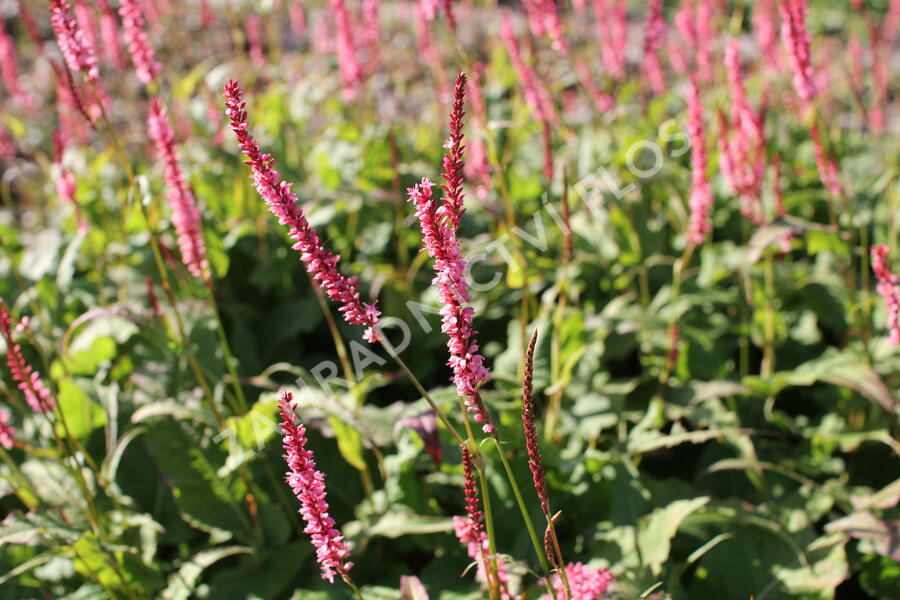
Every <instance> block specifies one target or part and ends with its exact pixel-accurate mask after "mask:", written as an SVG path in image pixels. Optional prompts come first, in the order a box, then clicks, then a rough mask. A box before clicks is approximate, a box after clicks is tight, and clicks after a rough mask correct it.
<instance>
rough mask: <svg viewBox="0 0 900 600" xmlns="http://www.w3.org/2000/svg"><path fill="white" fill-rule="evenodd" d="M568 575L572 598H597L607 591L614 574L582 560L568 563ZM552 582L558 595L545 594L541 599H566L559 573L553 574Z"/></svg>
mask: <svg viewBox="0 0 900 600" xmlns="http://www.w3.org/2000/svg"><path fill="white" fill-rule="evenodd" d="M566 575H567V576H568V578H569V585H570V586H571V589H572V596H571V598H572V600H596V599H597V598H600V597H601V596H602V595H603V594H605V593H606V590H607V588H608V587H609V584H610V583H611V582H612V575H611V574H610V572H609V571H607V570H606V569H599V570H598V569H592V568H591V567H589V566H587V565H585V564H583V563H580V562H577V563H569V564H568V565H566ZM551 583H552V585H553V590H554V591H555V592H556V597H555V598H553V599H551V598H550V597H549V596H548V595H547V594H544V595H543V596H541V600H564V599H565V598H566V594H565V590H564V587H563V583H562V580H561V579H560V577H559V575H558V574H554V575H553V577H552V579H551Z"/></svg>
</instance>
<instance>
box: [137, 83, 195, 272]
mask: <svg viewBox="0 0 900 600" xmlns="http://www.w3.org/2000/svg"><path fill="white" fill-rule="evenodd" d="M147 132H148V133H149V134H150V138H151V139H152V140H153V142H154V144H155V145H156V152H157V154H158V155H159V158H160V159H161V160H162V162H163V168H164V170H165V178H166V189H167V198H168V200H169V205H170V206H171V208H172V224H173V225H174V226H175V231H176V232H177V233H178V248H179V250H180V251H181V260H182V261H184V264H185V266H186V267H187V268H188V271H190V272H191V275H193V276H194V277H198V278H200V279H202V280H203V281H204V283H206V282H208V280H209V261H207V259H206V245H205V243H204V242H203V231H202V229H201V221H200V211H199V210H198V209H197V200H196V199H195V198H194V193H193V191H191V188H190V186H189V185H188V183H187V181H186V180H185V177H184V173H183V172H182V170H181V161H180V159H179V156H178V148H177V146H176V143H175V132H174V131H173V130H172V126H171V125H170V124H169V121H168V119H167V118H166V113H165V109H164V108H163V103H162V100H160V99H159V98H153V99H151V100H150V116H149V117H148V119H147Z"/></svg>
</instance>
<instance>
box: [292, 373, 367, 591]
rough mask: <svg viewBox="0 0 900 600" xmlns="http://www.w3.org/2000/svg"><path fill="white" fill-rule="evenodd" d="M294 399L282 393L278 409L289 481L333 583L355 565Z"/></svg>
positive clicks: (324, 571)
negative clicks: (332, 513)
mask: <svg viewBox="0 0 900 600" xmlns="http://www.w3.org/2000/svg"><path fill="white" fill-rule="evenodd" d="M293 399H294V396H293V394H291V393H290V392H288V391H287V390H284V389H282V390H280V391H279V392H278V408H279V410H280V411H281V415H280V417H281V431H282V434H283V436H284V437H283V439H282V446H283V447H284V452H285V454H284V459H285V461H286V462H287V465H288V471H287V474H286V479H287V482H288V485H290V486H291V490H292V491H293V492H294V495H295V496H296V497H297V499H298V500H300V511H299V512H300V515H301V516H302V517H303V520H304V521H306V527H305V528H304V530H303V531H304V532H305V533H308V534H309V535H310V538H311V541H312V544H313V546H315V548H316V561H317V562H318V563H319V567H320V568H321V570H322V578H323V579H327V580H328V581H331V582H333V581H334V576H335V575H339V576H341V577H342V578H346V575H347V571H349V570H350V568H351V567H352V566H353V563H351V562H348V561H347V559H348V558H349V557H350V549H349V548H348V547H347V544H346V543H345V542H344V537H343V536H342V535H341V533H340V532H339V531H338V530H337V529H335V527H334V519H332V518H331V516H329V514H328V502H327V499H326V496H327V493H326V490H325V475H324V474H323V473H322V472H321V471H319V470H318V469H316V462H315V457H314V455H313V452H312V451H311V450H308V449H307V448H306V444H307V441H308V440H307V438H306V428H305V427H304V426H303V423H300V422H299V421H295V417H294V405H293Z"/></svg>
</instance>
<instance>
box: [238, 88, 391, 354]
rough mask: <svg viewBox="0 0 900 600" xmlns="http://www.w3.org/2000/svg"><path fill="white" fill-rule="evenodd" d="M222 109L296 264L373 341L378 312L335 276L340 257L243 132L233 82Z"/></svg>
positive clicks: (350, 281) (242, 110)
mask: <svg viewBox="0 0 900 600" xmlns="http://www.w3.org/2000/svg"><path fill="white" fill-rule="evenodd" d="M225 106H226V114H227V115H228V118H229V119H230V120H231V128H232V130H233V131H234V135H235V137H236V138H237V141H238V145H239V146H240V147H241V150H243V152H244V156H246V157H247V160H246V161H245V162H246V163H247V164H248V165H250V172H251V175H250V178H251V180H252V181H253V186H254V187H255V188H256V191H257V192H258V193H259V195H260V197H262V199H263V200H265V202H266V204H267V205H268V207H269V210H270V211H271V212H272V214H274V215H275V216H276V217H278V222H279V223H281V224H282V225H287V226H288V227H289V228H290V232H289V235H290V237H291V239H292V240H294V245H293V246H292V247H293V249H294V250H297V251H298V252H299V253H300V260H301V261H303V264H304V265H306V270H307V272H309V274H310V275H312V277H313V279H315V280H316V281H317V282H318V283H319V285H320V286H321V287H322V289H323V290H325V292H326V293H327V294H328V297H329V298H331V300H332V301H334V302H336V303H338V304H340V305H341V306H340V308H339V309H338V310H339V311H340V312H342V313H343V314H344V320H345V321H347V323H350V324H351V325H365V326H366V330H365V332H364V333H363V339H364V340H366V341H368V342H375V341H377V340H378V335H377V333H376V332H375V328H376V326H377V325H378V320H379V318H380V317H381V312H379V310H378V308H376V306H375V305H374V304H365V303H363V302H361V301H360V299H359V291H357V289H356V286H357V280H356V278H355V277H344V276H343V275H341V274H340V273H339V272H338V270H337V263H338V261H339V260H340V258H341V257H340V256H339V255H337V254H332V253H331V252H329V251H328V250H326V249H325V246H324V245H323V244H322V240H320V239H319V236H318V235H317V234H316V232H315V231H314V230H313V229H312V228H311V227H310V226H309V222H308V221H307V220H306V216H305V215H304V214H303V210H302V209H301V208H300V207H299V206H298V205H297V196H295V195H294V193H293V192H291V184H290V183H288V182H286V181H282V180H281V175H280V174H279V173H278V171H276V170H275V169H273V168H272V164H273V163H274V159H273V158H272V156H271V155H269V154H264V153H263V152H262V150H261V149H260V147H259V142H258V141H257V140H256V139H255V138H254V137H253V136H252V135H250V134H249V133H248V132H247V111H246V105H245V103H244V100H243V92H241V88H240V86H239V85H238V83H237V81H234V80H233V79H229V80H228V82H226V83H225Z"/></svg>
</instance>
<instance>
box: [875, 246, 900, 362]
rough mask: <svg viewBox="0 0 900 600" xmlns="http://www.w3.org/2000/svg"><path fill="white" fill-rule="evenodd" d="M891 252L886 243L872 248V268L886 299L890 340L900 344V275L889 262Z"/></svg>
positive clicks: (881, 293)
mask: <svg viewBox="0 0 900 600" xmlns="http://www.w3.org/2000/svg"><path fill="white" fill-rule="evenodd" d="M889 252H890V250H889V249H888V247H887V246H885V245H880V246H875V247H874V248H872V270H873V271H874V272H875V278H876V279H877V280H878V284H877V285H876V287H875V289H876V290H877V291H878V293H879V294H880V295H881V297H882V298H883V299H884V306H885V308H886V309H887V327H888V332H889V338H888V341H889V342H890V344H891V345H892V346H896V345H898V344H900V287H898V286H900V277H897V275H895V274H893V273H892V272H891V268H890V267H889V266H888V264H887V256H888V253H889Z"/></svg>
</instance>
